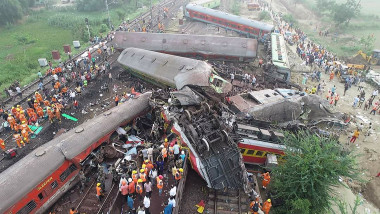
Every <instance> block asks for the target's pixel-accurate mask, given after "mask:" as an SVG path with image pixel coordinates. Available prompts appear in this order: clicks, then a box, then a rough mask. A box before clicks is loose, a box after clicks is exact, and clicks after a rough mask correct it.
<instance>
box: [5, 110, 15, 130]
mask: <svg viewBox="0 0 380 214" xmlns="http://www.w3.org/2000/svg"><path fill="white" fill-rule="evenodd" d="M7 121H8V123H9V125H10V126H11V129H12V130H15V125H16V120H15V118H14V117H13V116H12V115H11V114H8V118H7Z"/></svg>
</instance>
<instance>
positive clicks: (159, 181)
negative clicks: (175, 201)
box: [156, 175, 164, 196]
mask: <svg viewBox="0 0 380 214" xmlns="http://www.w3.org/2000/svg"><path fill="white" fill-rule="evenodd" d="M163 179H164V177H163V176H162V175H159V176H157V177H156V182H157V189H158V195H159V196H161V194H162V189H163V188H164V181H163Z"/></svg>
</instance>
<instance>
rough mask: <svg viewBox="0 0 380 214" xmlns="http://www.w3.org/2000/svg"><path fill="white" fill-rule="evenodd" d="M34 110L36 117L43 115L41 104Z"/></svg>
mask: <svg viewBox="0 0 380 214" xmlns="http://www.w3.org/2000/svg"><path fill="white" fill-rule="evenodd" d="M36 111H37V114H38V117H40V118H42V117H44V111H43V109H42V107H41V106H38V107H37V109H36Z"/></svg>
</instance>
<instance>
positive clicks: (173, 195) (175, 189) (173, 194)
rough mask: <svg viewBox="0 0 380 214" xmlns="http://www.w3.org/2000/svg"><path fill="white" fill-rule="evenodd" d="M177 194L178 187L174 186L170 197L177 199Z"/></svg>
mask: <svg viewBox="0 0 380 214" xmlns="http://www.w3.org/2000/svg"><path fill="white" fill-rule="evenodd" d="M176 194H177V186H174V185H172V188H171V189H170V191H169V195H170V197H175V195H176Z"/></svg>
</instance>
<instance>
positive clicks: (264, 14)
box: [259, 10, 271, 20]
mask: <svg viewBox="0 0 380 214" xmlns="http://www.w3.org/2000/svg"><path fill="white" fill-rule="evenodd" d="M270 19H271V17H270V14H269V13H268V11H266V10H264V11H261V12H260V14H259V20H270Z"/></svg>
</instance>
